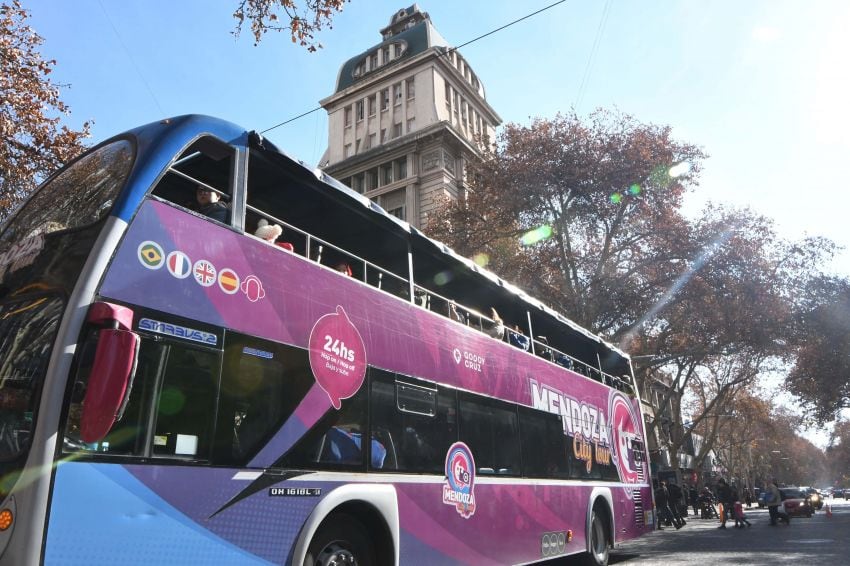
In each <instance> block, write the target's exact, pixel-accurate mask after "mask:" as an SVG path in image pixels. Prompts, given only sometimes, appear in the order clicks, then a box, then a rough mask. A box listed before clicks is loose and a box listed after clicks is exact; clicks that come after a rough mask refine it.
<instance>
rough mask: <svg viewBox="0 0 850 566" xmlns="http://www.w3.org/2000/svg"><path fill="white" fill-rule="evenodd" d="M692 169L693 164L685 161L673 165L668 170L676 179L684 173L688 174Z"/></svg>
mask: <svg viewBox="0 0 850 566" xmlns="http://www.w3.org/2000/svg"><path fill="white" fill-rule="evenodd" d="M690 170H691V165H690V164H689V163H687V162H686V161H683V162H681V163H677V164H676V165H674V166H672V167H671V168H670V170H669V171H668V172H667V174H668V175H670V176H671V177H673V178H674V179H675V178H676V177H681V176H682V175H687V174H688V172H690Z"/></svg>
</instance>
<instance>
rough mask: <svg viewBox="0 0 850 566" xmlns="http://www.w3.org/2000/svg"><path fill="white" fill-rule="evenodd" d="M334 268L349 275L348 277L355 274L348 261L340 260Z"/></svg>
mask: <svg viewBox="0 0 850 566" xmlns="http://www.w3.org/2000/svg"><path fill="white" fill-rule="evenodd" d="M334 269H335V270H336V271H339V272H340V273H342V274H343V275H347V276H348V277H351V276H352V274H353V273H352V271H351V266H350V265H348V262H345V261H340V262H337V263H336V264H334Z"/></svg>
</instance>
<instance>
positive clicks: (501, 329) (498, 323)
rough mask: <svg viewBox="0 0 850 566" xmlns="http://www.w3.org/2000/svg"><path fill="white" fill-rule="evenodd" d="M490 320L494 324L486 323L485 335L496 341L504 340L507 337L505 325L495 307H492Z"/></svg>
mask: <svg viewBox="0 0 850 566" xmlns="http://www.w3.org/2000/svg"><path fill="white" fill-rule="evenodd" d="M481 318H484V317H481ZM490 319H491V320H492V321H493V322H492V323H490V322H486V321H484V324H483V326H484V328H483V330H484V333H485V334H487V336H490V337H491V338H495V339H496V340H502V339H503V338H504V337H505V323H504V322H503V321H502V318H501V317H500V316H499V313H497V312H496V309H495V308H493V307H490Z"/></svg>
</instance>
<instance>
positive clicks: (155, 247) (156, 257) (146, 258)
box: [139, 240, 165, 269]
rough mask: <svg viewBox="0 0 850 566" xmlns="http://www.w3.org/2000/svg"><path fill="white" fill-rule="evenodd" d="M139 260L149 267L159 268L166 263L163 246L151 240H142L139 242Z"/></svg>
mask: <svg viewBox="0 0 850 566" xmlns="http://www.w3.org/2000/svg"><path fill="white" fill-rule="evenodd" d="M139 262H140V263H141V264H142V265H143V266H144V267H146V268H147V269H159V268H160V267H162V264H163V263H165V254H164V253H163V251H162V247H160V245H159V244H157V243H156V242H152V241H151V240H147V241H144V242H142V243H141V244H139Z"/></svg>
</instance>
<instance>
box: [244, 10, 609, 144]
mask: <svg viewBox="0 0 850 566" xmlns="http://www.w3.org/2000/svg"><path fill="white" fill-rule="evenodd" d="M566 1H567V0H558V1H557V2H555V3H553V4H549V5H548V6H546V7H544V8H540V9H539V10H537V11H535V12H531V13H530V14H526V15H525V16H523V17H521V18H518V19H516V20H514V21H512V22H509V23H507V24H505V25H503V26H501V27H498V28H496V29H494V30H491V31H488V32H487V33H485V34H482V35H479V36H478V37H476V38H475V39H470V40H469V41H467V42H466V43H461V44H460V45H458V46H457V47H452V48H451V49H449V50H448V51H447V53H451V52H452V51H457V50H458V49H460V48H461V47H466V46H467V45H469V44H471V43H475V42H476V41H478V40H480V39H484V38H485V37H488V36H491V35H493V34H494V33H497V32H500V31H502V30H504V29H507V28H509V27H511V26H512V25H514V24H518V23H519V22H521V21H523V20H527V19H528V18H531V17H533V16H536V15H537V14H540V13H542V12H545V11H546V10H549V9H551V8H554V7H555V6H557V5H558V4H563V3H564V2H566ZM609 3H610V0H609ZM606 10H607V6H606ZM321 109H322V107H321V106H318V107H316V108H313V109H312V110H308V111H307V112H303V113H301V114H299V115H298V116H293V117H292V118H290V119H288V120H284V121H283V122H281V123H280V124H276V125H274V126H272V127H270V128H266V129H265V130H263V131H261V132H260V133H261V134H265V133H266V132H270V131H271V130H274V129H275V128H279V127H281V126H285V125H286V124H289V123H290V122H294V121H295V120H298V119H299V118H303V117H304V116H309V115H310V114H312V113H313V112H316V111H318V110H321Z"/></svg>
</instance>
